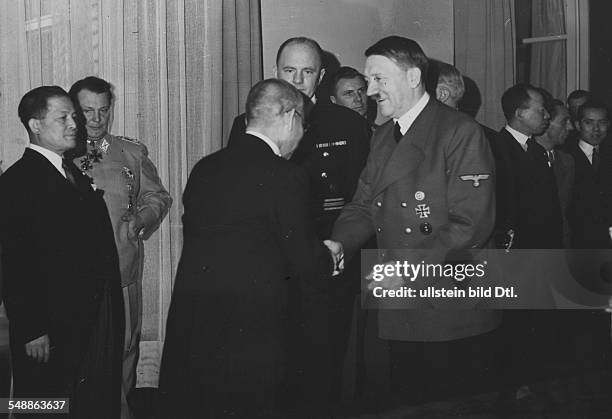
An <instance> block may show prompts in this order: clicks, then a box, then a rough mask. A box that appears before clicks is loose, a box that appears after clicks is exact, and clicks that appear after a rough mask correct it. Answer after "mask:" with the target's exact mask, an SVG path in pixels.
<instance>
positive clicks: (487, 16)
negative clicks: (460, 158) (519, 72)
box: [453, 0, 516, 131]
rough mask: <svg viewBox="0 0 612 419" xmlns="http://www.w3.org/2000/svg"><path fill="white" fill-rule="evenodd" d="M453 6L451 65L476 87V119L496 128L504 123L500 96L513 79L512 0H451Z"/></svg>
mask: <svg viewBox="0 0 612 419" xmlns="http://www.w3.org/2000/svg"><path fill="white" fill-rule="evenodd" d="M453 7H454V11H455V13H454V15H455V66H456V67H457V68H458V69H459V70H460V71H461V72H462V73H463V74H464V75H465V76H467V77H468V78H470V79H471V80H472V81H473V82H474V84H475V87H476V88H477V89H478V91H477V92H476V94H477V95H478V98H476V99H477V102H478V103H477V105H478V106H477V109H473V111H474V113H475V117H476V119H477V120H478V121H479V122H481V123H482V124H484V125H486V126H488V127H490V128H493V129H494V130H496V131H497V130H499V129H500V128H501V127H502V126H504V124H505V123H506V120H505V118H504V115H503V112H502V109H501V103H500V98H501V96H502V94H503V93H504V91H505V90H506V89H507V88H509V87H511V86H512V85H513V84H514V83H515V68H516V65H515V44H516V35H515V30H514V0H454V3H453ZM466 86H468V84H467V83H466Z"/></svg>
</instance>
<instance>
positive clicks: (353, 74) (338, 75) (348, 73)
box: [330, 67, 365, 94]
mask: <svg viewBox="0 0 612 419" xmlns="http://www.w3.org/2000/svg"><path fill="white" fill-rule="evenodd" d="M357 78H359V79H361V80H363V82H364V83H365V77H364V76H363V74H361V73H360V72H359V71H357V70H355V69H354V68H353V67H340V68H339V69H338V71H336V72H335V73H334V75H333V77H332V79H331V83H330V86H331V88H332V92H333V93H334V94H335V93H336V87H337V86H338V82H339V81H340V80H344V79H347V80H350V79H357Z"/></svg>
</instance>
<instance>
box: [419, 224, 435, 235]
mask: <svg viewBox="0 0 612 419" xmlns="http://www.w3.org/2000/svg"><path fill="white" fill-rule="evenodd" d="M420 230H421V233H423V234H425V235H429V234H431V232H432V230H433V227H432V226H431V224H429V223H423V224H421V227H420Z"/></svg>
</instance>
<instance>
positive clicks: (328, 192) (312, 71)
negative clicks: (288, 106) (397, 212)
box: [228, 37, 375, 399]
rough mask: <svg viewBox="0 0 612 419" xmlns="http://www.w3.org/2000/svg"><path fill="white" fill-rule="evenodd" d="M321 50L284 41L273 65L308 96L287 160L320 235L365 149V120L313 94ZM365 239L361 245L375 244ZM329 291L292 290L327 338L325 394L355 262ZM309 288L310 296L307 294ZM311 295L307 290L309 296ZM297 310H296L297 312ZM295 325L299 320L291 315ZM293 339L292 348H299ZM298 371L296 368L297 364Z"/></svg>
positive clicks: (343, 341) (337, 363)
mask: <svg viewBox="0 0 612 419" xmlns="http://www.w3.org/2000/svg"><path fill="white" fill-rule="evenodd" d="M322 56H323V51H322V50H321V47H320V45H319V44H318V43H317V42H316V41H315V40H313V39H310V38H305V37H296V38H290V39H287V40H286V41H285V42H283V44H282V45H281V46H280V47H279V49H278V52H277V55H276V63H275V66H274V75H275V77H277V78H279V79H282V80H285V81H287V82H289V83H291V84H292V85H293V86H294V87H295V88H296V89H298V90H299V91H300V92H301V93H302V94H303V95H304V96H305V97H306V98H307V100H308V102H307V103H306V104H305V107H306V108H307V109H308V108H310V109H309V110H308V111H307V119H308V126H309V128H308V129H307V131H306V133H305V134H304V138H303V140H302V141H301V142H300V144H299V145H298V147H297V149H296V150H295V152H294V153H293V155H292V156H291V161H292V162H294V163H296V164H298V165H300V166H301V167H303V168H304V169H305V170H306V173H307V174H308V178H309V181H310V192H311V194H310V199H309V208H310V213H311V215H312V217H313V218H314V220H315V227H316V231H317V233H318V234H319V237H320V238H321V239H327V238H329V236H330V235H331V230H332V226H333V224H334V221H335V220H336V218H338V215H339V214H340V211H341V210H342V208H343V206H344V204H345V203H346V202H348V201H350V200H351V198H352V197H353V194H354V193H355V189H356V187H357V180H358V179H359V175H360V174H361V170H362V169H363V167H364V165H365V162H366V159H367V155H368V152H369V141H370V128H369V125H368V122H367V120H366V119H365V118H362V117H361V116H360V115H359V114H358V113H357V112H354V111H352V110H350V109H348V108H345V107H344V106H340V105H335V104H331V103H324V102H322V100H321V98H317V97H316V96H315V92H316V89H317V87H318V86H319V83H320V82H321V80H322V79H323V76H324V74H325V68H322V62H323V61H322ZM244 127H245V118H244V116H243V115H241V116H239V117H237V118H236V119H235V120H234V125H233V127H232V131H231V133H230V138H229V143H228V147H232V146H233V144H234V142H235V139H236V138H238V137H239V136H240V135H242V133H243V132H244ZM374 246H375V244H374V243H373V242H370V243H368V244H367V245H366V247H374ZM329 291H330V292H328V293H325V294H321V293H318V292H317V291H314V290H297V289H295V290H293V292H292V295H293V296H294V298H295V299H296V301H295V303H293V304H292V306H294V307H298V306H302V308H301V309H303V310H306V311H308V312H310V313H311V315H308V316H307V317H308V320H307V321H310V322H316V323H318V326H317V327H313V330H319V333H318V335H319V337H318V338H317V340H326V341H329V342H330V345H329V349H330V351H331V353H330V356H331V357H332V361H330V363H331V366H332V367H331V372H329V371H328V373H327V374H328V375H329V376H331V377H332V378H331V379H332V381H333V382H334V384H333V390H332V394H330V397H332V398H334V399H338V398H339V397H340V393H341V387H342V376H343V366H344V358H345V352H346V350H347V345H348V339H349V333H350V331H351V321H352V313H353V303H354V301H355V295H356V294H357V293H358V291H359V261H358V260H356V261H355V262H354V263H353V264H352V265H350V266H347V267H346V271H345V272H344V274H343V275H342V276H341V277H340V278H338V280H337V281H334V282H333V283H331V284H330V290H329ZM312 292H314V294H312ZM308 293H311V294H308ZM298 311H299V310H298ZM295 321H296V322H298V323H301V322H303V321H304V320H303V319H302V320H300V319H296V320H295ZM299 340H300V338H299V337H296V350H301V346H302V344H301V343H299ZM298 369H300V367H298Z"/></svg>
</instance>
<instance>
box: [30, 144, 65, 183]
mask: <svg viewBox="0 0 612 419" xmlns="http://www.w3.org/2000/svg"><path fill="white" fill-rule="evenodd" d="M29 147H30V148H31V149H32V150H34V151H36V152H38V153H40V154H42V155H43V156H44V157H45V158H46V159H47V160H49V162H50V163H51V164H52V165H53V166H54V167H55V168H56V169H57V171H58V172H60V173H61V174H62V176H64V177H66V172H65V171H64V168H63V167H62V156H60V155H59V154H57V153H54V152H53V151H51V150H49V149H46V148H44V147H41V146H39V145H36V144H30V145H29Z"/></svg>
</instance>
